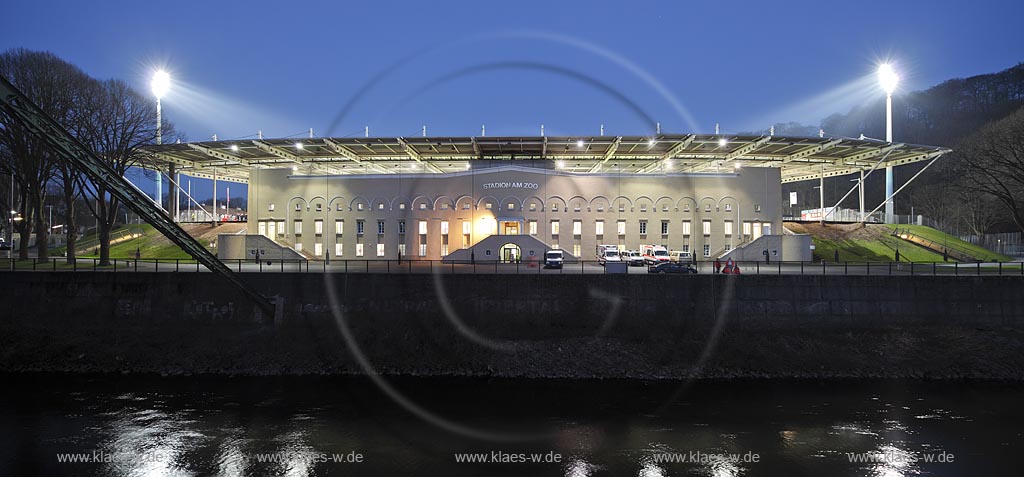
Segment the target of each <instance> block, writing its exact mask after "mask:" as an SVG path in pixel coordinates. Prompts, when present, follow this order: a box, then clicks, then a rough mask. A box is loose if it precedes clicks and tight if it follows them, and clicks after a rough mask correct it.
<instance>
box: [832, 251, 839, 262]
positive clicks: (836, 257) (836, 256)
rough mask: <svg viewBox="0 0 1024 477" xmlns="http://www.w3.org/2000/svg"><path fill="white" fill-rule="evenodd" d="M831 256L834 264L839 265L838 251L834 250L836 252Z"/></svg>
mask: <svg viewBox="0 0 1024 477" xmlns="http://www.w3.org/2000/svg"><path fill="white" fill-rule="evenodd" d="M833 255H834V256H833V258H834V259H835V260H833V261H834V262H836V263H839V249H838V248H837V249H836V252H835V253H834V254H833Z"/></svg>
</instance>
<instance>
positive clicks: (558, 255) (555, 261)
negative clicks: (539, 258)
mask: <svg viewBox="0 0 1024 477" xmlns="http://www.w3.org/2000/svg"><path fill="white" fill-rule="evenodd" d="M564 261H565V257H563V256H562V251H561V250H548V251H547V252H545V253H544V268H562V262H564Z"/></svg>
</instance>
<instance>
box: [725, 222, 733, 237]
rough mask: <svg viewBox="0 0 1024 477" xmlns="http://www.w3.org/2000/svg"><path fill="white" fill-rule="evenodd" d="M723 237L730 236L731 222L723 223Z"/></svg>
mask: <svg viewBox="0 0 1024 477" xmlns="http://www.w3.org/2000/svg"><path fill="white" fill-rule="evenodd" d="M725 235H732V221H731V220H726V221H725Z"/></svg>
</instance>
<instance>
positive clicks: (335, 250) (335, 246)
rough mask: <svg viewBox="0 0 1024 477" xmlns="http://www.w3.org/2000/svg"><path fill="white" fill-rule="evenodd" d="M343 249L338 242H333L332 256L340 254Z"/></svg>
mask: <svg viewBox="0 0 1024 477" xmlns="http://www.w3.org/2000/svg"><path fill="white" fill-rule="evenodd" d="M343 250H344V247H342V245H341V244H340V243H336V244H334V256H335V257H340V256H342V252H343Z"/></svg>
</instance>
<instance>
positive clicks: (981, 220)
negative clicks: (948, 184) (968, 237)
mask: <svg viewBox="0 0 1024 477" xmlns="http://www.w3.org/2000/svg"><path fill="white" fill-rule="evenodd" d="M956 198H957V199H958V205H957V207H956V209H955V215H956V218H957V220H959V221H960V223H961V224H963V225H964V227H966V228H967V230H968V231H970V233H971V234H973V235H984V234H986V233H988V230H989V229H991V228H992V227H993V226H995V225H996V224H997V223H999V219H1000V217H1001V215H1000V211H999V207H1000V205H1001V204H999V202H998V201H996V199H995V198H993V197H992V196H990V195H989V194H986V193H983V192H976V191H972V190H969V189H966V188H960V190H959V192H958V193H957V194H956Z"/></svg>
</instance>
